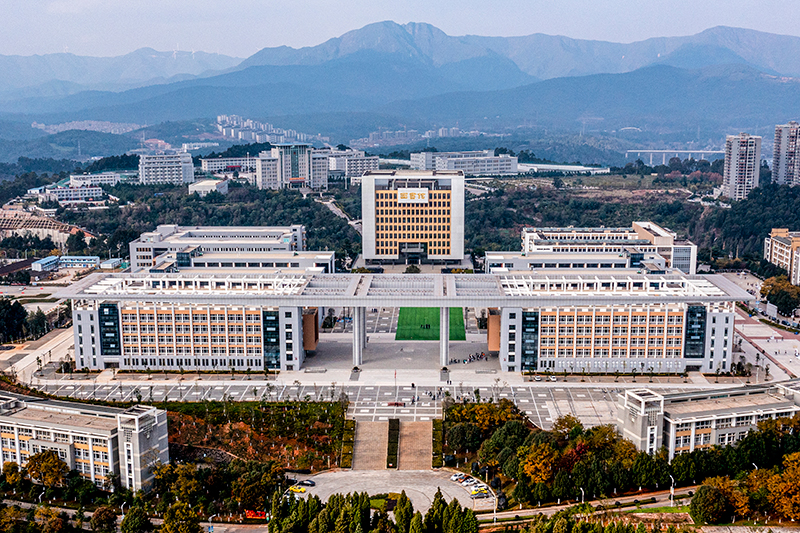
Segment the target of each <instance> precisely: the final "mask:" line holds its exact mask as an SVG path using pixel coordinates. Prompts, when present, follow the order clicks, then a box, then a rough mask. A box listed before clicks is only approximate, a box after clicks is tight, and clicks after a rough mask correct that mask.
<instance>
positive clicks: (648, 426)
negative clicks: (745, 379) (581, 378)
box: [617, 380, 800, 460]
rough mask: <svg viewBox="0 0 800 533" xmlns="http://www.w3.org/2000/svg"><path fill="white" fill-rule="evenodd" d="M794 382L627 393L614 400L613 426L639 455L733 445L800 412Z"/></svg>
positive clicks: (629, 391)
mask: <svg viewBox="0 0 800 533" xmlns="http://www.w3.org/2000/svg"><path fill="white" fill-rule="evenodd" d="M799 387H800V384H798V382H797V380H794V381H790V382H784V383H776V384H774V385H750V386H747V387H732V388H729V389H714V390H709V391H698V392H678V393H671V394H660V393H658V392H655V391H653V390H650V389H646V388H644V389H635V390H627V391H625V394H622V395H620V397H619V408H618V409H617V426H618V428H619V431H620V433H621V434H622V436H623V437H625V438H626V439H628V440H630V441H632V442H633V443H634V444H635V445H636V448H637V449H638V450H641V451H644V452H647V453H650V454H654V453H656V452H657V451H658V450H659V449H661V448H662V447H664V448H666V449H667V451H668V452H669V459H670V460H672V459H673V458H674V457H675V456H676V455H680V454H682V453H691V452H693V451H694V450H707V449H709V448H711V447H712V446H717V445H720V446H724V445H727V444H734V443H735V442H737V441H740V440H742V439H743V438H744V437H745V436H747V433H748V432H749V431H751V430H755V429H756V428H757V426H758V423H759V422H762V421H764V420H771V419H778V418H791V417H792V416H794V415H795V414H796V413H798V412H800V389H799Z"/></svg>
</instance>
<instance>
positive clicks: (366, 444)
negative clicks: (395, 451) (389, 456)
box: [353, 422, 430, 470]
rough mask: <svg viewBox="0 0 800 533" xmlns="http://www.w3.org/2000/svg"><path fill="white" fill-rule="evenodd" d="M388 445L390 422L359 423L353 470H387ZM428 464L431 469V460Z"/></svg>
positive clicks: (354, 447)
mask: <svg viewBox="0 0 800 533" xmlns="http://www.w3.org/2000/svg"><path fill="white" fill-rule="evenodd" d="M429 440H430V439H429ZM401 442H402V441H401ZM388 445H389V422H357V423H356V435H355V441H354V443H353V470H386V448H387V447H388ZM428 463H429V464H428V467H429V468H430V458H429V459H428Z"/></svg>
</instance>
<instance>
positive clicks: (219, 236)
mask: <svg viewBox="0 0 800 533" xmlns="http://www.w3.org/2000/svg"><path fill="white" fill-rule="evenodd" d="M129 247H130V257H131V271H132V272H137V271H139V270H142V269H145V268H150V267H152V266H155V260H156V258H157V257H158V256H160V255H161V254H163V253H166V252H173V253H175V252H182V251H183V250H185V249H189V248H192V247H199V248H201V249H202V250H203V251H204V252H237V253H238V252H241V253H251V252H272V251H298V252H300V251H303V250H305V249H306V229H305V227H304V226H301V225H294V226H280V227H278V226H276V227H268V226H261V227H236V226H231V227H224V226H191V227H187V226H178V225H172V224H164V225H161V226H158V227H157V228H156V230H155V231H151V232H147V233H142V234H141V235H140V236H139V238H138V239H136V240H133V241H131V243H130V245H129Z"/></svg>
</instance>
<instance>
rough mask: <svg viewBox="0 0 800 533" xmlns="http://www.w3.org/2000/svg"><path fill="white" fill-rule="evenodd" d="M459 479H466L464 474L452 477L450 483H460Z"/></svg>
mask: <svg viewBox="0 0 800 533" xmlns="http://www.w3.org/2000/svg"><path fill="white" fill-rule="evenodd" d="M459 479H464V474H453V475H452V476H450V481H458V480H459Z"/></svg>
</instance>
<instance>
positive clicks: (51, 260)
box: [31, 255, 100, 272]
mask: <svg viewBox="0 0 800 533" xmlns="http://www.w3.org/2000/svg"><path fill="white" fill-rule="evenodd" d="M99 266H100V258H99V257H98V256H96V255H61V256H58V255H50V256H47V257H45V258H43V259H39V260H37V261H34V262H33V264H31V270H32V271H34V272H48V271H51V270H57V269H59V268H80V269H84V268H97V267H99Z"/></svg>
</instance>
